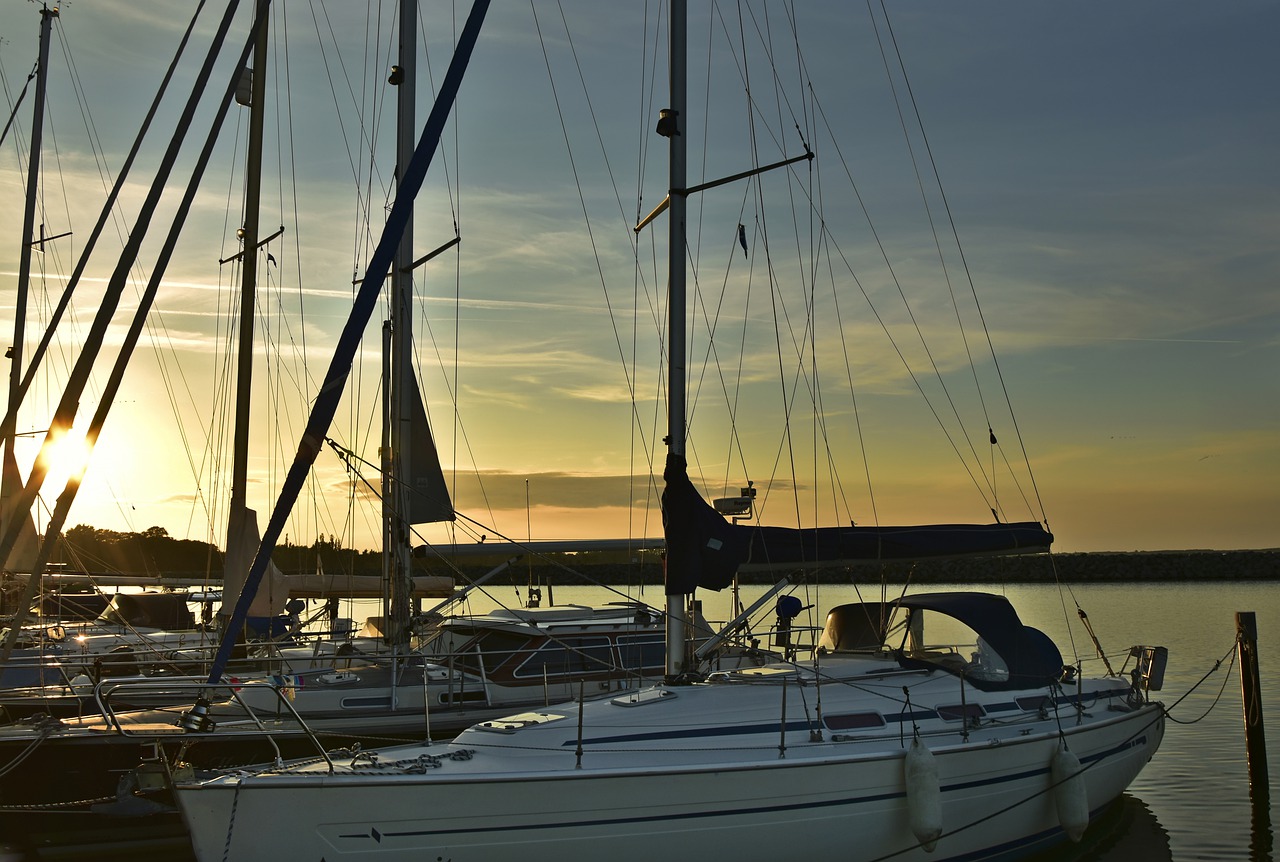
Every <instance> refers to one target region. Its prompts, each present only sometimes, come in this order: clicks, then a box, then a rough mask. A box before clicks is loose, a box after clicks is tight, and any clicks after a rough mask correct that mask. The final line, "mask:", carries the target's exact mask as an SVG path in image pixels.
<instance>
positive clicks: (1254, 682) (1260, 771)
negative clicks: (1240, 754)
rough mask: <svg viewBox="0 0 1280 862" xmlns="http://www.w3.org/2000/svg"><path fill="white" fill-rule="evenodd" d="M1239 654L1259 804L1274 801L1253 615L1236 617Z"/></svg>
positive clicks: (1251, 775)
mask: <svg viewBox="0 0 1280 862" xmlns="http://www.w3.org/2000/svg"><path fill="white" fill-rule="evenodd" d="M1236 650H1237V653H1238V655H1239V659H1240V692H1241V699H1242V700H1243V701H1244V745H1245V751H1246V754H1247V756H1248V764H1249V792H1250V795H1251V796H1253V797H1254V800H1255V802H1256V801H1259V800H1266V799H1268V798H1269V797H1270V788H1271V785H1270V780H1269V778H1268V775H1267V740H1266V735H1265V733H1264V732H1263V723H1262V682H1261V674H1260V673H1259V671H1258V621H1257V618H1256V616H1255V614H1254V613H1253V611H1238V612H1237V613H1236Z"/></svg>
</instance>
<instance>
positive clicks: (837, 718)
mask: <svg viewBox="0 0 1280 862" xmlns="http://www.w3.org/2000/svg"><path fill="white" fill-rule="evenodd" d="M822 723H823V724H825V725H826V726H827V729H828V730H867V729H870V728H879V727H884V726H885V720H884V716H883V715H881V714H880V713H878V712H850V713H846V714H844V715H824V716H823V717H822Z"/></svg>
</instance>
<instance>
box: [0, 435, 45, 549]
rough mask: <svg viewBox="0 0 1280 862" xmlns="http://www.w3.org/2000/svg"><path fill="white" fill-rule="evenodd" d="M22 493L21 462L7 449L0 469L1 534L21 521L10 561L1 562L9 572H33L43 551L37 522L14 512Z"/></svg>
mask: <svg viewBox="0 0 1280 862" xmlns="http://www.w3.org/2000/svg"><path fill="white" fill-rule="evenodd" d="M21 490H22V474H21V473H19V471H18V462H17V460H16V459H15V458H14V457H13V453H12V452H11V451H10V450H9V449H8V448H6V449H5V450H4V456H3V465H2V466H0V535H2V534H3V533H4V531H5V529H7V528H8V526H9V524H10V523H11V522H12V520H13V518H21V519H22V526H21V527H20V528H19V532H18V541H17V542H16V543H15V544H14V546H13V550H12V551H10V552H9V558H8V559H7V560H0V567H2V568H3V569H4V570H5V571H7V572H24V573H25V572H30V571H31V569H32V567H34V566H35V563H36V554H37V553H38V552H39V549H40V537H39V536H38V535H37V533H36V525H35V522H34V521H33V520H32V519H31V512H29V511H27V512H21V513H18V512H15V511H14V508H15V505H16V503H17V496H18V493H19V492H20V491H21Z"/></svg>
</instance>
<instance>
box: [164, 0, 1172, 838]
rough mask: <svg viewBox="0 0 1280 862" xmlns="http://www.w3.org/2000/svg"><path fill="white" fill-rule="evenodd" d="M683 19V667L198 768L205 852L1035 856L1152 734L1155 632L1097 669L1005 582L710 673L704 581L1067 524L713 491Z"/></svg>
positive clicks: (1147, 750)
mask: <svg viewBox="0 0 1280 862" xmlns="http://www.w3.org/2000/svg"><path fill="white" fill-rule="evenodd" d="M485 5H486V4H484V2H483V0H481V2H478V3H477V4H476V7H475V10H473V13H472V19H470V20H469V21H468V25H467V28H466V30H464V37H463V38H462V39H461V40H460V41H459V44H460V45H467V44H468V39H469V38H470V39H473V38H474V35H472V33H471V28H472V24H473V23H474V20H475V18H476V17H477V15H482V14H483V9H484V7H485ZM685 11H686V10H685V3H684V2H683V0H674V2H672V3H671V5H670V15H671V24H670V34H671V51H670V56H671V65H672V74H671V100H670V103H669V108H667V109H666V110H664V111H663V112H662V118H661V120H660V121H659V126H658V130H659V133H660V134H662V135H664V136H665V137H667V138H668V142H669V147H670V178H669V197H668V201H666V202H664V208H665V209H666V211H667V212H666V218H667V219H668V221H669V227H670V252H669V255H670V257H669V288H668V289H669V291H670V303H669V313H670V317H669V321H668V332H669V337H670V339H671V340H670V348H669V353H668V355H669V356H670V357H671V362H670V379H669V383H668V390H667V395H668V399H669V404H668V424H667V435H668V436H667V445H668V451H667V462H666V469H665V473H664V477H665V481H666V490H665V491H664V494H663V515H664V530H665V534H666V547H667V587H666V592H667V597H668V607H667V612H666V629H667V636H666V642H667V657H666V679H665V680H664V682H663V683H662V684H660V685H655V686H652V687H648V688H644V689H641V690H638V691H634V692H627V693H624V694H621V695H618V696H615V697H611V698H608V699H604V700H588V699H586V698H579V699H577V700H575V701H573V702H569V703H565V704H561V705H556V706H552V707H548V708H544V709H538V710H533V711H529V712H524V713H519V714H514V715H510V716H507V717H504V718H502V719H496V720H490V721H485V722H481V723H479V724H476V725H474V726H472V727H470V728H468V729H467V730H465V731H463V732H462V733H461V734H459V735H458V736H457V737H456V738H455V739H454V740H453V741H452V742H450V743H448V744H446V745H440V744H430V745H414V746H400V747H394V748H386V749H380V750H374V751H361V752H358V753H353V754H351V755H350V756H341V757H337V756H326V757H324V758H320V759H317V760H312V761H308V762H295V763H277V764H273V765H270V766H266V767H263V768H259V769H250V770H236V771H235V772H233V773H228V774H215V775H198V776H195V777H193V778H192V779H190V780H180V781H179V782H178V783H177V785H176V788H175V792H176V795H177V798H178V801H179V804H180V805H181V807H182V811H183V815H184V817H185V819H186V823H187V825H188V827H189V829H190V833H191V837H192V842H193V846H194V849H195V852H196V855H197V857H198V858H200V859H201V860H214V859H223V858H236V859H244V860H257V859H262V860H266V859H276V858H279V857H280V856H282V855H285V854H288V855H294V856H308V857H313V858H326V859H335V858H339V857H342V858H375V857H376V858H378V859H388V860H390V859H404V860H409V859H415V860H416V859H455V860H458V859H469V858H475V859H484V860H486V862H503V860H513V862H514V860H521V862H523V860H526V859H530V858H538V859H552V858H555V859H568V860H573V859H597V858H599V857H600V856H601V855H602V854H607V855H608V856H609V857H610V858H611V859H618V860H635V862H640V860H648V859H651V858H652V857H653V856H654V855H655V854H668V855H673V856H676V857H678V858H688V859H694V858H705V857H709V856H715V857H724V858H733V859H743V860H775V859H783V858H786V859H794V858H806V859H807V858H827V857H838V858H857V859H860V860H878V859H889V858H892V859H919V860H923V859H965V860H980V859H997V858H1000V859H1009V858H1019V857H1021V856H1023V855H1025V854H1028V853H1031V852H1033V851H1036V850H1039V849H1042V848H1046V847H1049V846H1051V845H1054V844H1058V843H1061V842H1065V841H1067V840H1070V839H1079V838H1080V836H1081V835H1082V834H1083V832H1084V830H1085V829H1086V828H1087V825H1088V822H1089V819H1090V816H1091V815H1092V814H1094V813H1096V812H1098V811H1100V810H1101V809H1103V808H1104V807H1106V806H1107V805H1109V804H1110V803H1111V802H1113V801H1114V800H1115V799H1116V798H1118V797H1119V795H1120V794H1121V793H1122V791H1123V790H1124V789H1125V787H1126V786H1128V784H1129V783H1130V782H1131V781H1133V779H1134V778H1135V776H1137V775H1138V773H1139V772H1140V770H1141V769H1142V768H1143V766H1144V765H1145V764H1146V763H1147V762H1148V760H1150V758H1151V757H1152V756H1153V755H1154V754H1155V752H1156V750H1157V749H1158V747H1159V745H1160V741H1161V738H1162V735H1163V732H1164V711H1163V707H1162V705H1161V704H1160V703H1158V702H1157V701H1156V700H1155V699H1154V696H1153V695H1154V693H1156V692H1158V691H1159V690H1160V688H1161V685H1162V677H1163V668H1164V663H1165V661H1166V660H1167V653H1166V652H1165V651H1164V650H1163V648H1161V647H1156V646H1138V647H1134V648H1133V651H1132V656H1133V657H1134V658H1135V659H1136V668H1135V669H1134V670H1133V672H1132V673H1131V674H1130V675H1129V676H1127V677H1125V676H1118V675H1114V674H1109V675H1107V676H1104V677H1098V678H1090V677H1086V676H1085V675H1084V674H1082V673H1079V672H1077V670H1076V669H1075V668H1071V667H1066V666H1064V663H1063V659H1062V655H1061V653H1060V652H1059V650H1058V648H1057V646H1056V645H1054V643H1053V642H1052V641H1051V640H1050V639H1049V638H1048V637H1047V636H1046V635H1045V634H1044V633H1043V632H1041V631H1040V630H1039V629H1037V628H1034V627H1032V626H1029V625H1026V624H1025V623H1024V622H1023V621H1022V619H1021V618H1020V617H1019V615H1018V613H1017V611H1016V610H1015V609H1014V608H1013V606H1012V605H1011V603H1010V602H1009V601H1008V600H1007V599H1006V598H1005V597H1003V596H999V595H994V594H988V593H969V592H943V593H923V594H917V595H905V596H903V597H901V598H898V599H896V600H887V601H882V602H866V603H859V604H856V605H844V606H841V607H837V608H833V609H831V611H830V612H829V614H828V616H827V620H826V625H825V627H824V629H823V631H822V637H821V640H820V642H819V643H818V644H817V648H816V649H815V650H814V651H813V654H812V656H811V658H810V659H808V660H806V661H777V662H772V663H768V664H765V665H764V666H761V667H757V668H750V669H741V670H732V671H720V672H713V673H705V672H703V671H702V670H701V669H700V668H699V666H698V663H697V659H698V656H697V655H696V654H693V653H691V652H690V651H689V650H688V649H687V644H688V640H687V637H686V626H687V621H688V607H689V605H690V598H691V596H692V595H693V594H694V591H695V590H696V589H698V588H712V589H722V588H724V587H725V586H727V585H728V584H729V583H730V582H731V581H732V579H733V577H734V575H735V573H736V572H737V571H738V569H739V568H740V567H742V566H744V565H747V564H750V563H753V562H755V563H758V562H761V561H765V560H772V561H776V560H780V559H784V558H788V559H793V560H796V559H798V560H802V561H805V562H810V563H812V562H814V561H817V560H836V561H846V562H848V561H855V560H883V559H887V558H897V559H916V558H921V557H929V556H952V555H960V554H964V553H982V554H996V553H1011V552H1018V551H1032V552H1035V551H1038V550H1044V549H1045V548H1047V546H1048V543H1049V542H1050V541H1051V538H1052V537H1051V536H1050V535H1049V534H1048V532H1047V531H1046V530H1045V529H1044V528H1043V527H1042V526H1041V525H1039V524H1038V523H1035V522H1028V523H1014V524H1005V523H997V524H981V525H942V526H937V527H855V526H849V527H831V528H822V529H808V530H790V529H783V528H759V527H746V526H744V525H740V524H735V523H732V522H730V521H728V520H726V519H725V518H724V517H722V516H721V515H720V514H719V513H717V512H716V511H715V510H714V509H712V507H711V506H709V505H708V504H707V503H706V502H705V501H703V500H702V499H701V498H700V497H699V495H698V494H697V493H696V490H695V489H694V488H693V486H692V483H691V482H690V480H689V478H688V475H687V465H686V452H685V437H684V432H685V425H686V416H685V412H684V409H685V408H684V400H685V374H686V372H685V369H684V367H683V357H684V356H685V344H684V331H683V330H684V313H685V311H684V300H685V297H684V281H685V275H684V273H685V267H686V262H685V251H686V243H685V235H684V232H685V224H684V223H685V199H686V197H687V195H688V194H689V193H690V191H691V189H690V188H689V187H688V185H687V182H686V177H685V145H686V135H685V134H684V131H685V130H686V129H688V128H690V126H689V125H688V124H689V123H690V118H689V115H688V113H687V107H686V99H685V80H684V63H685V53H686V46H685V37H684V29H683V27H684V18H685ZM430 125H431V124H430V123H429V124H428V126H430ZM425 138H426V135H424V139H425ZM399 204H400V201H399V200H397V205H399ZM340 361H341V360H339V359H335V365H338V364H340ZM312 421H313V423H316V422H325V421H327V419H326V417H325V416H324V415H323V413H322V412H317V413H313V416H312ZM311 427H312V428H313V429H314V428H315V427H316V426H315V425H314V424H313V425H312V426H311ZM305 456H306V451H305V446H304V447H300V458H299V460H298V461H296V462H295V466H296V467H298V468H299V469H303V468H304V467H305V465H303V464H302V462H304V461H305V460H306V458H305ZM300 465H301V466H300ZM286 484H287V483H286ZM286 506H287V503H286ZM278 512H279V506H278V507H277V513H278ZM273 520H276V516H273ZM269 541H270V535H269V531H268V536H267V539H266V542H264V546H265V544H266V543H268V542H269ZM259 558H260V560H259V563H261V562H262V560H261V558H262V553H261V552H260V554H259ZM260 569H261V566H260V565H258V564H256V565H255V572H259V571H260ZM957 627H959V628H957ZM957 630H959V631H966V632H967V633H968V634H967V635H966V636H965V637H964V638H962V639H959V638H957V636H956V635H955V634H954V632H956V631H957Z"/></svg>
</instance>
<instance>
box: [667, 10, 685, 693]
mask: <svg viewBox="0 0 1280 862" xmlns="http://www.w3.org/2000/svg"><path fill="white" fill-rule="evenodd" d="M686 23H687V22H686V5H685V0H671V20H670V24H669V27H668V29H669V30H670V38H671V49H670V53H671V57H670V62H671V100H670V103H669V104H670V107H669V109H668V111H669V113H667V114H666V116H665V117H664V121H665V122H666V124H667V125H666V128H665V131H664V134H666V135H667V139H668V141H669V142H670V180H669V186H670V188H669V190H668V194H669V195H670V200H671V203H670V207H669V212H668V213H667V218H668V222H667V227H668V230H669V240H668V249H667V254H668V261H667V266H668V276H667V277H668V284H667V316H668V320H667V331H668V332H669V333H670V338H669V341H668V350H667V362H668V363H669V364H668V371H667V376H668V380H667V456H668V457H669V458H670V457H671V456H676V457H679V458H681V459H683V458H684V454H685V445H684V444H685V439H684V430H685V352H686V351H685V261H684V254H685V202H686V179H685V151H686V149H687V142H686V140H685V136H684V129H685V128H686V127H687V124H686V122H685V102H686V99H685V91H686V89H687V86H688V82H687V71H686V67H687V60H688V57H687V51H688V48H687V44H686V43H687V38H686V37H687V34H686ZM672 550H673V548H672V543H671V542H668V543H667V553H668V555H670V554H671V553H672ZM668 564H670V558H669V557H668ZM687 608H688V599H687V598H686V597H685V596H684V595H672V594H670V593H668V595H667V668H666V675H667V678H668V679H674V678H677V677H679V676H681V675H682V674H683V673H684V672H685V670H686V667H685V640H686V638H687V637H688V616H687Z"/></svg>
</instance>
